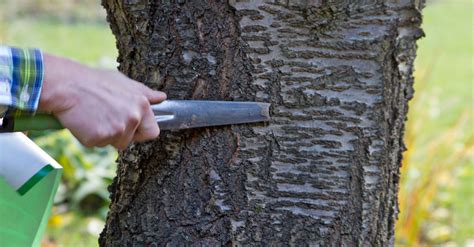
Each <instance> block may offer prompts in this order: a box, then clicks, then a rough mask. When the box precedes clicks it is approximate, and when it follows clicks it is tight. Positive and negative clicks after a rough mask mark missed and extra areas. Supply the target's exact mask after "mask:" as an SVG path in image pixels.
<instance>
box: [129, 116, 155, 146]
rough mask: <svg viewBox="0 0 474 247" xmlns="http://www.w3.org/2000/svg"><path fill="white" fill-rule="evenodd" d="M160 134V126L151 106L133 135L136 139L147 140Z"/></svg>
mask: <svg viewBox="0 0 474 247" xmlns="http://www.w3.org/2000/svg"><path fill="white" fill-rule="evenodd" d="M159 134H160V128H159V127H158V123H157V122H156V120H155V115H154V114H153V111H152V110H151V108H149V109H148V111H146V113H145V115H144V116H143V118H142V121H141V123H140V125H139V126H138V128H137V130H136V132H135V135H134V136H133V140H134V141H139V142H140V141H146V140H151V139H155V138H157V137H158V135H159Z"/></svg>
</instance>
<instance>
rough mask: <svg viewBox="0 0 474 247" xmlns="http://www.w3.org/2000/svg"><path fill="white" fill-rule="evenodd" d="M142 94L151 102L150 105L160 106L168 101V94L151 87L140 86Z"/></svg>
mask: <svg viewBox="0 0 474 247" xmlns="http://www.w3.org/2000/svg"><path fill="white" fill-rule="evenodd" d="M139 87H140V90H141V92H142V93H143V94H144V95H145V97H146V98H147V99H148V101H150V104H158V103H160V102H162V101H164V100H165V99H166V94H165V93H164V92H161V91H155V90H153V89H150V88H149V87H147V86H145V85H143V84H139Z"/></svg>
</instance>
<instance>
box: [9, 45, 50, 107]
mask: <svg viewBox="0 0 474 247" xmlns="http://www.w3.org/2000/svg"><path fill="white" fill-rule="evenodd" d="M42 83H43V55H42V53H41V51H40V50H38V49H28V48H15V47H8V46H0V105H1V106H3V107H1V109H0V116H1V115H3V114H5V111H6V110H8V114H9V115H19V114H28V115H29V114H34V112H35V111H36V109H37V108H38V102H39V97H40V91H41V85H42Z"/></svg>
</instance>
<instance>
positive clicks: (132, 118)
mask: <svg viewBox="0 0 474 247" xmlns="http://www.w3.org/2000/svg"><path fill="white" fill-rule="evenodd" d="M140 120H141V118H140V115H139V114H130V115H128V117H127V123H128V124H129V125H133V126H136V125H138V124H139V123H140Z"/></svg>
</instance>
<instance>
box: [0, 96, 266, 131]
mask: <svg viewBox="0 0 474 247" xmlns="http://www.w3.org/2000/svg"><path fill="white" fill-rule="evenodd" d="M151 108H152V110H153V113H154V114H155V119H156V122H157V123H158V125H159V126H160V129H162V130H179V129H190V128H199V127H210V126H221V125H230V124H243V123H255V122H264V121H269V120H270V112H269V108H270V104H269V103H262V102H241V101H209V100H165V101H163V102H161V103H159V104H154V105H152V106H151ZM63 128H64V127H63V126H62V125H61V123H60V122H59V121H58V120H57V119H56V118H55V117H54V116H53V115H49V114H36V115H34V116H19V117H13V118H12V117H6V118H3V119H0V132H17V131H29V130H54V129H63Z"/></svg>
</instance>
